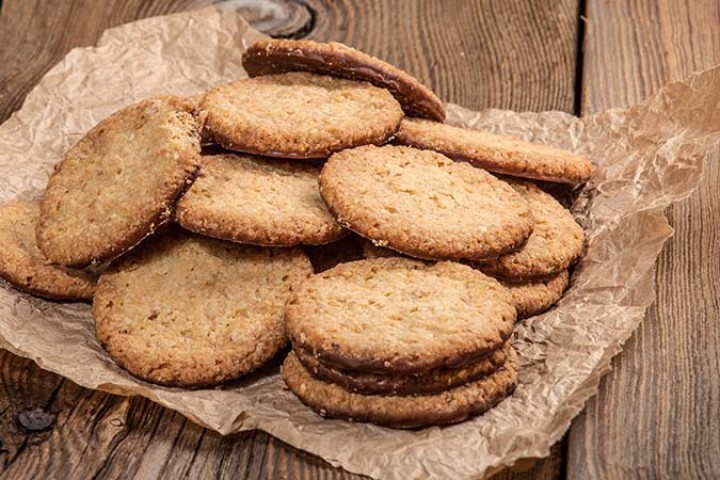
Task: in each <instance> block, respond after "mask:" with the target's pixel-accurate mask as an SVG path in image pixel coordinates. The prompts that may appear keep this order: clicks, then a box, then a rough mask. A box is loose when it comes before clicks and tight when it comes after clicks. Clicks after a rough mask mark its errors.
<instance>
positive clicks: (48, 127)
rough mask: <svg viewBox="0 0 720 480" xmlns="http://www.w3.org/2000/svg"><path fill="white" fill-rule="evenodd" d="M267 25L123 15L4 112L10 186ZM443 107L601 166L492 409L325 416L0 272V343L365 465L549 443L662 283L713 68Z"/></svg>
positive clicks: (480, 471)
mask: <svg viewBox="0 0 720 480" xmlns="http://www.w3.org/2000/svg"><path fill="white" fill-rule="evenodd" d="M260 36H261V35H260V34H259V33H258V32H256V31H254V30H253V29H251V28H250V27H249V26H248V25H247V24H246V23H245V22H244V20H243V19H242V18H241V17H240V16H239V15H237V14H236V13H233V12H229V11H220V10H215V9H207V10H200V11H195V12H189V13H183V14H178V15H171V16H166V17H158V18H151V19H146V20H141V21H138V22H135V23H131V24H128V25H124V26H121V27H118V28H114V29H112V30H108V31H107V32H106V33H105V34H104V35H103V37H102V38H101V40H100V41H99V43H98V46H97V47H94V48H82V49H76V50H73V51H72V52H70V53H69V54H68V55H67V57H66V58H65V59H64V60H63V61H62V62H61V63H60V64H58V65H57V66H55V67H54V68H53V69H52V70H51V71H50V72H48V73H47V75H45V77H44V78H43V79H42V80H41V82H40V83H39V85H38V86H37V87H36V88H35V89H34V90H33V91H32V92H31V93H30V94H29V95H28V96H27V99H26V101H25V104H24V106H23V107H22V109H21V110H20V111H18V112H17V113H16V114H14V115H13V116H12V117H11V118H10V119H9V120H8V121H7V122H5V123H4V124H3V125H2V126H0V201H8V200H11V199H13V198H36V197H38V196H39V195H40V194H41V192H42V190H43V188H44V187H45V184H46V182H47V179H48V176H49V173H50V172H51V168H52V166H53V165H54V164H55V163H56V162H57V161H59V160H60V159H61V158H62V155H63V152H64V150H65V149H66V148H67V147H69V146H70V145H72V144H73V143H75V142H76V141H77V140H79V139H80V138H81V136H82V135H83V134H84V132H85V131H86V130H88V129H89V128H90V127H92V126H93V125H94V124H95V123H96V122H98V121H99V120H101V119H102V118H104V117H105V116H107V115H109V114H110V113H111V112H113V111H114V110H116V109H118V108H120V107H122V106H124V105H127V104H129V103H132V102H135V101H137V100H140V99H142V98H145V97H148V96H151V95H156V94H162V93H179V94H195V93H198V92H201V91H203V90H205V89H207V88H208V87H211V86H213V85H216V84H218V83H223V82H226V81H229V80H233V79H237V78H241V77H244V76H245V73H244V71H243V69H242V66H241V62H240V57H241V54H242V52H243V50H244V49H245V48H246V47H247V46H248V45H249V44H251V43H252V42H253V41H254V40H255V39H257V38H259V37H260ZM449 121H450V122H452V123H455V124H458V125H464V126H467V127H476V128H485V129H489V130H492V131H499V132H506V133H510V134H514V135H517V136H520V137H522V138H525V139H527V140H532V141H536V142H541V143H549V144H553V145H557V146H561V147H564V148H568V149H570V150H573V151H576V152H579V153H582V154H584V155H587V156H588V157H590V158H591V159H592V161H593V163H594V164H595V166H596V172H595V175H594V177H593V180H592V182H591V185H590V186H589V187H588V188H586V189H585V190H584V193H583V194H582V195H581V196H580V197H579V198H578V200H577V201H576V202H575V205H574V206H573V209H574V212H575V213H576V214H577V216H578V219H579V220H580V221H581V222H582V223H583V225H584V227H585V228H586V231H587V233H588V244H589V248H588V253H587V256H586V257H585V258H584V259H583V260H582V262H581V264H580V265H579V266H578V268H577V270H576V272H575V275H574V277H573V282H572V287H571V289H570V290H569V291H568V293H567V295H566V296H565V297H564V298H563V299H562V300H561V301H560V303H559V305H558V307H557V308H555V309H553V310H552V311H550V312H548V313H546V314H544V315H542V316H539V317H535V318H533V319H530V320H527V321H524V322H521V323H520V324H519V325H518V327H517V338H516V341H515V344H516V346H517V348H518V350H519V353H520V355H521V359H522V363H523V365H524V368H523V370H522V374H521V380H520V385H519V387H518V389H517V391H516V392H515V394H514V395H513V396H512V397H511V398H509V399H507V400H506V401H504V402H503V403H501V404H500V405H499V406H498V407H497V408H495V409H493V410H492V411H490V412H489V413H487V414H485V415H484V416H482V417H479V418H475V419H473V420H471V421H467V422H464V423H461V424H459V425H454V426H449V427H444V428H439V427H436V428H428V429H424V430H420V431H410V432H408V431H395V430H390V429H385V428H381V427H377V426H372V425H366V424H354V423H349V422H344V421H337V420H327V419H322V418H321V417H319V416H317V415H316V414H314V413H313V412H312V411H310V410H309V409H308V408H306V407H304V406H303V405H302V404H301V403H300V402H299V401H298V400H297V399H296V398H295V397H294V396H293V395H292V394H291V393H290V392H289V391H287V390H285V389H284V388H283V382H282V380H281V379H280V377H279V375H278V374H277V369H276V368H275V369H272V368H271V369H266V371H265V372H264V373H261V374H258V375H253V376H251V377H250V378H247V379H245V380H241V381H240V382H236V383H233V384H231V385H228V386H225V387H223V388H218V389H206V390H197V391H185V390H181V389H176V388H165V387H160V386H156V385H152V384H149V383H145V382H142V381H139V380H136V379H134V378H133V377H131V376H130V375H128V374H127V373H125V372H124V371H123V370H121V369H119V368H118V367H116V366H115V365H114V364H113V363H112V362H111V361H110V359H109V358H108V356H107V355H106V354H105V353H104V351H103V350H102V348H101V347H100V345H99V344H98V342H97V341H96V340H95V338H94V335H93V330H94V329H93V322H92V318H91V315H90V308H89V306H88V305H84V304H55V303H49V302H45V301H42V300H39V299H36V298H32V297H30V296H28V295H25V294H22V293H19V292H18V291H16V290H13V289H12V288H10V287H9V286H7V284H4V283H3V284H2V285H0V345H1V346H2V347H4V348H6V349H8V350H10V351H12V352H14V353H16V354H18V355H21V356H23V357H28V358H31V359H33V360H34V361H35V362H37V363H38V364H39V365H40V366H41V367H42V368H45V369H47V370H51V371H53V372H56V373H58V374H60V375H63V376H65V377H67V378H69V379H71V380H73V381H74V382H76V383H78V384H80V385H82V386H85V387H88V388H94V389H100V390H104V391H108V392H112V393H115V394H120V395H142V396H144V397H147V398H149V399H151V400H153V401H155V402H158V403H160V404H162V405H164V406H166V407H168V408H171V409H174V410H177V411H178V412H180V413H182V414H183V415H186V416H187V417H189V418H191V419H192V420H193V421H195V422H197V423H199V424H201V425H204V426H206V427H208V428H211V429H213V430H217V431H218V432H221V433H223V434H227V433H231V432H236V431H239V430H248V429H255V428H259V429H262V430H265V431H267V432H269V433H271V434H272V435H275V436H276V437H278V438H280V439H282V440H283V441H285V442H287V443H289V444H291V445H293V446H295V447H297V448H300V449H303V450H307V451H309V452H312V453H314V454H316V455H319V456H321V457H322V458H324V459H325V460H327V461H329V462H330V463H332V464H333V465H340V466H342V467H344V468H346V469H347V470H350V471H352V472H357V473H363V474H366V475H370V476H373V477H383V478H398V479H406V478H419V477H421V478H479V477H482V476H483V475H486V474H489V473H492V472H493V471H496V470H498V469H499V468H501V467H502V466H506V465H511V464H512V463H513V462H515V461H517V460H518V459H521V458H525V457H542V456H545V455H547V454H548V453H549V448H550V446H551V445H552V444H553V443H555V442H556V441H557V440H558V439H560V437H561V436H562V434H563V432H564V431H565V430H566V429H567V428H568V426H569V425H570V421H571V419H572V418H573V417H574V416H575V415H576V414H577V413H578V412H579V411H580V410H581V409H582V407H583V405H584V403H585V401H586V400H587V399H588V398H589V397H590V396H591V395H593V394H594V393H595V392H596V391H597V386H598V382H599V379H600V376H601V375H602V374H604V373H606V372H607V371H608V370H609V362H610V359H611V357H612V356H613V355H615V354H616V353H618V352H619V351H620V350H621V346H622V344H623V342H624V341H625V340H626V339H627V338H628V337H629V336H630V334H631V333H632V332H633V330H635V328H636V327H637V326H638V324H639V322H640V321H641V320H642V318H643V314H644V312H645V309H646V308H647V307H648V306H649V305H650V304H651V303H652V302H653V300H654V290H653V274H654V264H655V260H656V258H657V256H658V254H659V252H660V249H661V248H662V246H663V243H664V242H665V240H667V238H668V237H669V236H670V235H672V229H671V228H670V226H669V225H668V222H667V220H666V218H665V216H664V215H663V208H664V207H666V206H668V205H669V204H670V203H672V202H676V201H679V200H682V199H683V198H685V197H687V196H688V195H689V194H690V193H691V192H692V190H693V189H694V188H695V187H696V185H697V184H698V182H699V179H700V176H701V173H702V164H703V161H704V160H705V159H707V158H708V157H712V159H714V160H717V144H718V141H719V140H720V67H717V68H713V69H710V70H708V71H705V72H702V73H699V74H696V75H694V76H692V77H690V78H688V79H686V80H684V81H682V82H676V83H672V84H669V85H667V86H666V87H665V88H663V89H662V90H661V91H660V92H659V93H657V94H656V95H654V96H653V97H651V98H650V99H648V100H647V101H646V102H645V103H643V104H641V105H638V106H636V107H634V108H631V109H629V110H609V111H606V112H603V113H600V114H598V115H594V116H591V117H585V118H576V117H574V116H571V115H568V114H565V113H561V112H544V113H515V112H511V111H500V110H487V111H484V112H479V113H478V112H472V111H469V110H466V109H463V108H461V107H459V106H456V105H450V106H449ZM267 370H269V371H267Z"/></svg>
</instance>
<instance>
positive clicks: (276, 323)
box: [93, 232, 312, 387]
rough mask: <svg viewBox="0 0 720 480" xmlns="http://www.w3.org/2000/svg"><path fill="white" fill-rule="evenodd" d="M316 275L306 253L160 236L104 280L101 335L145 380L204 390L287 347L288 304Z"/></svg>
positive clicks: (97, 308) (98, 305)
mask: <svg viewBox="0 0 720 480" xmlns="http://www.w3.org/2000/svg"><path fill="white" fill-rule="evenodd" d="M311 272H312V267H311V266H310V262H309V261H308V259H307V257H306V256H305V255H304V254H303V253H302V251H300V250H299V249H297V248H289V249H268V248H259V247H253V246H247V245H238V244H234V243H229V242H222V241H220V240H214V239H210V238H206V237H200V236H194V235H190V234H182V233H179V232H178V233H174V234H173V235H170V234H167V235H158V236H156V237H155V238H152V239H150V240H149V241H148V242H147V243H145V244H144V245H143V246H141V247H140V248H138V249H137V250H136V251H133V252H132V253H131V254H129V255H127V256H126V257H123V258H122V259H120V260H119V261H118V262H117V264H114V265H113V266H112V267H111V268H110V270H109V271H108V272H107V273H105V274H103V275H102V276H101V277H100V280H99V282H98V286H97V289H96V292H95V298H94V300H93V317H94V318H95V327H96V332H97V338H98V340H99V341H100V343H101V344H102V346H103V347H104V348H105V349H106V350H107V352H108V353H109V354H110V357H111V358H112V359H113V360H114V361H115V363H117V364H118V365H119V366H121V367H122V368H125V369H126V370H128V371H129V372H130V373H132V374H133V375H135V376H136V377H138V378H141V379H143V380H147V381H150V382H154V383H159V384H163V385H174V386H181V387H201V386H208V385H214V384H217V383H220V382H224V381H226V380H230V379H234V378H237V377H239V376H241V375H243V374H245V373H248V372H250V371H252V370H255V369H256V368H258V367H260V366H261V365H263V364H264V363H265V362H267V361H268V360H269V359H270V358H272V357H273V356H274V355H275V354H276V353H277V352H278V351H279V350H280V349H281V348H282V347H283V346H284V345H285V344H286V337H285V332H284V327H283V308H284V305H285V301H286V300H287V297H288V296H289V295H290V292H291V291H292V289H293V288H294V287H295V286H296V285H297V284H299V282H301V281H302V280H303V279H304V278H305V277H306V276H307V275H309V274H310V273H311Z"/></svg>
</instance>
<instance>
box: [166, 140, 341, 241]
mask: <svg viewBox="0 0 720 480" xmlns="http://www.w3.org/2000/svg"><path fill="white" fill-rule="evenodd" d="M318 175H320V167H319V166H315V165H308V164H300V163H290V162H280V161H272V160H271V161H267V160H263V159H260V158H257V157H251V156H248V155H234V154H221V155H211V156H203V157H202V159H201V165H200V175H199V176H198V178H197V179H196V180H195V182H194V183H193V185H192V187H190V189H189V190H188V191H187V192H186V193H185V195H183V197H182V198H181V199H180V200H179V201H178V203H177V206H176V208H175V219H176V221H177V222H178V223H179V224H180V225H181V226H183V227H185V228H186V229H188V230H191V231H193V232H196V233H200V234H203V235H208V236H211V237H215V238H221V239H223V240H230V241H235V242H243V243H252V244H256V245H265V246H292V245H300V244H306V245H320V244H325V243H329V242H333V241H335V240H338V239H339V238H341V237H343V236H344V235H345V234H346V230H344V229H343V228H342V227H341V226H340V225H338V224H337V223H336V222H335V220H334V219H333V217H332V215H330V212H329V211H328V209H327V207H326V206H325V203H324V202H323V200H322V197H320V190H319V188H318Z"/></svg>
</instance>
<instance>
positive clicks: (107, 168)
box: [37, 96, 200, 267]
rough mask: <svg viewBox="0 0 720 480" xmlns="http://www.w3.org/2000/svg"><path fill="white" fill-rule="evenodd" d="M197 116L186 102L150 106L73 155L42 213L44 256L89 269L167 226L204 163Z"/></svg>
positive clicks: (109, 125)
mask: <svg viewBox="0 0 720 480" xmlns="http://www.w3.org/2000/svg"><path fill="white" fill-rule="evenodd" d="M191 109H192V105H191V104H190V103H189V102H186V101H185V100H183V99H181V98H179V97H173V96H168V97H158V98H151V99H148V100H144V101H142V102H140V103H136V104H134V105H131V106H129V107H126V108H124V109H122V110H120V111H118V112H116V113H114V114H112V115H111V116H110V117H108V118H106V119H105V120H103V121H101V122H100V123H99V124H97V125H96V126H95V127H94V128H93V129H91V130H90V131H89V132H88V133H87V134H86V135H85V137H84V138H83V139H82V140H80V141H79V142H78V143H77V144H76V145H75V146H74V147H72V148H70V150H68V152H67V153H66V154H65V158H64V160H63V161H62V162H60V163H59V164H57V165H56V166H55V171H54V172H53V174H52V176H51V177H50V181H49V183H48V186H47V190H46V191H45V195H44V197H43V200H42V203H41V206H40V221H39V223H38V227H37V242H38V246H39V247H40V250H42V252H43V253H44V254H45V255H46V256H47V257H48V258H49V259H50V260H52V261H53V262H56V263H59V264H61V265H65V266H68V267H85V266H88V265H90V264H94V263H101V262H105V261H107V260H111V259H113V258H115V257H118V256H120V255H122V254H123V253H125V252H126V251H128V250H130V249H131V248H132V247H134V246H135V245H136V244H138V243H139V242H140V241H141V240H142V239H143V238H145V237H146V236H148V235H150V234H151V233H152V232H153V231H154V230H155V229H157V227H158V226H159V225H161V224H163V223H165V222H167V221H168V220H169V219H170V216H171V210H172V207H173V204H174V203H175V200H176V199H177V198H178V197H179V196H180V194H181V193H182V192H183V190H185V189H186V188H187V187H188V185H189V184H190V183H191V182H192V180H193V178H194V176H195V172H196V170H197V165H198V162H199V160H200V142H199V138H198V136H197V131H196V130H197V129H196V124H195V120H194V119H193V116H192V114H191Z"/></svg>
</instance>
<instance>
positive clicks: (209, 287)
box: [0, 40, 592, 428]
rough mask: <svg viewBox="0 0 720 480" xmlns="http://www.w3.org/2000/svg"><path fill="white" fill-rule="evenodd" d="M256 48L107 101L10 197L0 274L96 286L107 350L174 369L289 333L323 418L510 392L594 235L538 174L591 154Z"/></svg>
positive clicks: (486, 405) (296, 377) (388, 412)
mask: <svg viewBox="0 0 720 480" xmlns="http://www.w3.org/2000/svg"><path fill="white" fill-rule="evenodd" d="M243 65H244V66H245V69H246V70H247V72H248V73H249V75H250V76H251V78H247V79H241V80H237V81H235V82H231V83H229V84H225V85H219V86H217V87H215V88H213V89H211V90H209V91H208V92H205V93H204V94H203V95H201V96H198V97H194V98H191V99H188V98H181V97H177V96H172V95H168V96H163V97H154V98H151V99H147V100H144V101H141V102H138V103H136V104H134V105H131V106H129V107H126V108H124V109H122V110H120V111H118V112H116V113H114V114H112V115H111V116H109V117H108V118H106V119H105V120H103V121H101V122H100V123H99V124H98V125H97V126H95V127H94V128H93V129H91V130H90V131H89V132H88V133H87V134H86V136H85V137H84V138H83V139H81V140H80V141H79V142H78V143H77V144H76V145H74V146H73V147H71V148H70V149H69V150H68V151H67V152H66V155H65V157H64V159H63V161H62V162H60V163H59V164H58V165H56V167H55V169H54V171H53V173H52V175H51V177H50V180H49V183H48V186H47V189H46V191H45V192H44V195H43V198H42V199H41V200H39V201H37V200H34V201H16V202H11V203H8V204H5V205H2V206H0V247H2V249H1V251H2V254H0V276H2V277H3V278H5V279H6V280H7V281H8V282H10V283H11V284H13V285H14V286H15V287H17V288H19V289H22V290H24V291H27V292H29V293H32V294H35V295H38V296H41V297H44V298H49V299H54V300H84V301H88V300H92V303H93V318H94V321H95V327H96V336H97V339H98V341H99V343H100V344H101V345H102V347H103V348H104V349H105V350H106V351H107V353H108V354H109V356H110V358H112V360H113V361H114V362H115V363H116V364H117V365H118V366H119V367H122V368H124V369H126V370H127V371H128V372H130V373H131V374H132V375H134V376H136V377H138V378H140V379H142V380H145V381H149V382H154V383H157V384H160V385H165V386H173V387H182V388H200V387H207V386H214V385H218V384H221V383H223V382H226V381H229V380H233V379H237V378H239V377H241V376H242V375H245V374H247V373H249V372H252V371H254V370H257V369H258V368H260V367H261V366H262V365H264V364H266V363H267V362H268V361H269V360H270V359H272V358H273V357H275V356H276V355H278V353H280V352H283V351H284V347H285V346H286V345H287V343H288V342H290V343H291V346H292V349H291V351H290V353H289V354H288V356H287V358H285V360H284V363H283V366H282V368H281V370H282V376H283V378H284V380H285V382H286V384H287V385H288V387H289V388H290V389H291V390H292V391H293V393H294V394H295V395H296V396H297V397H298V398H299V399H300V400H301V401H302V402H304V403H305V404H307V405H308V406H310V407H311V408H313V409H314V410H315V411H317V412H318V413H320V414H321V415H325V416H331V417H338V418H344V419H348V420H353V421H368V422H373V423H377V424H380V425H385V426H389V427H394V428H417V427H424V426H428V425H442V424H448V423H453V422H458V421H462V420H464V419H466V418H468V417H469V416H472V415H478V414H481V413H483V412H486V411H487V410H488V409H490V408H492V407H493V406H494V405H496V404H498V403H499V402H501V401H502V400H503V399H505V398H506V397H507V396H508V395H511V394H512V392H513V391H514V389H515V388H516V386H517V382H518V371H519V368H520V366H519V364H520V362H519V359H518V354H517V352H516V351H515V350H514V349H513V346H512V335H513V326H514V324H515V322H516V321H518V320H520V319H523V318H527V317H531V316H533V315H537V314H539V313H542V312H544V311H546V310H547V309H549V308H551V307H552V306H553V305H554V304H555V303H556V302H558V301H559V300H560V299H561V297H562V295H563V292H564V291H565V290H566V288H567V287H568V285H569V283H570V270H571V269H572V266H573V264H574V263H575V262H577V261H578V259H579V258H580V257H581V255H582V253H583V249H584V243H585V238H584V234H583V230H582V228H581V227H580V226H579V225H578V224H577V223H576V221H575V219H574V218H573V215H572V214H571V212H570V211H568V210H567V209H566V208H565V207H563V206H562V205H561V203H560V202H558V200H556V199H555V198H554V197H553V196H552V195H551V194H550V193H547V192H546V190H544V189H543V188H542V186H543V184H542V183H538V181H540V182H555V183H562V184H567V185H569V186H572V187H575V186H578V185H581V184H583V183H585V182H586V181H587V180H589V178H590V176H591V173H592V166H591V164H590V162H589V161H588V160H587V159H585V158H583V157H581V156H578V155H575V154H573V153H571V152H569V151H565V150H561V149H558V148H555V147H552V146H547V145H538V144H534V143H528V142H524V141H522V140H520V139H517V138H513V137H509V136H504V135H497V134H493V133H490V132H484V131H478V130H469V129H463V128H458V127H454V126H450V125H447V124H445V123H443V122H444V120H445V106H444V104H443V103H442V102H441V101H440V100H439V99H438V98H437V96H436V95H435V94H434V93H433V92H432V91H430V90H429V89H428V88H427V87H426V86H424V85H422V84H421V83H420V82H418V81H417V80H416V79H415V78H413V77H412V76H410V75H409V74H407V73H405V72H403V71H401V70H399V69H397V68H395V67H393V66H392V65H389V64H387V63H385V62H383V61H381V60H378V59H376V58H374V57H370V56H368V55H366V54H364V53H361V52H358V51H356V50H354V49H351V48H349V47H346V46H344V45H341V44H336V43H329V44H325V43H316V42H308V41H292V40H262V41H260V42H258V43H256V44H255V45H252V46H250V48H249V49H248V50H247V52H246V53H245V54H244V55H243ZM340 245H342V248H340V247H339V246H340ZM348 245H354V246H355V247H357V248H356V251H355V252H354V254H353V255H344V256H334V254H333V253H331V252H333V251H337V250H345V249H347V246H348ZM309 250H312V251H313V252H314V256H315V257H316V258H325V259H330V260H329V261H327V262H326V261H325V260H323V262H316V265H315V266H316V268H315V269H313V266H312V265H311V262H310V260H309V258H308V256H307V252H308V251H309ZM345 253H348V252H345ZM331 257H333V258H331ZM350 257H352V258H350ZM349 259H352V260H353V261H348V260H349ZM319 263H328V264H329V265H327V267H332V268H325V267H323V268H317V267H318V264H319Z"/></svg>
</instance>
